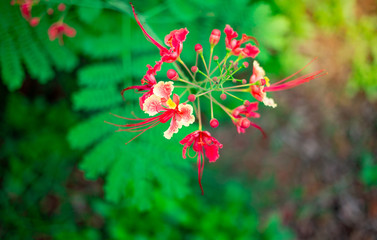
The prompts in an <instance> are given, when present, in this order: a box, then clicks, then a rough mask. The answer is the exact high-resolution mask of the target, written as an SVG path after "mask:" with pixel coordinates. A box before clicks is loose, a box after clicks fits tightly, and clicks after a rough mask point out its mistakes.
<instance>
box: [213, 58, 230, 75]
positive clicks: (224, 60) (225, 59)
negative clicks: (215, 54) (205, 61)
mask: <svg viewBox="0 0 377 240" xmlns="http://www.w3.org/2000/svg"><path fill="white" fill-rule="evenodd" d="M229 57H230V53H227V54H226V55H225V58H224V59H223V60H222V61H221V62H220V63H219V66H221V65H222V64H223V63H224V62H225V63H226V61H227V60H228V58H229ZM219 66H217V67H215V68H214V69H213V70H212V72H211V73H210V74H209V76H211V75H212V74H213V73H214V72H215V71H216V70H217V68H219Z"/></svg>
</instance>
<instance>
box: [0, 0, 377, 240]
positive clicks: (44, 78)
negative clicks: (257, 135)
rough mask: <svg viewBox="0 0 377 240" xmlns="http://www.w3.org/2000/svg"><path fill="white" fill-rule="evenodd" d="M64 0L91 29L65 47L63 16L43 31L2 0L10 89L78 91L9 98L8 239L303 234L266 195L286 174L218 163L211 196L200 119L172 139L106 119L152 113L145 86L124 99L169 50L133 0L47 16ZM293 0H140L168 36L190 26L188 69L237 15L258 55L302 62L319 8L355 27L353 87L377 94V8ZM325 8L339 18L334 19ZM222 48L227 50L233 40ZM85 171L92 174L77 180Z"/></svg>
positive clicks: (1, 231) (4, 227)
mask: <svg viewBox="0 0 377 240" xmlns="http://www.w3.org/2000/svg"><path fill="white" fill-rule="evenodd" d="M59 2H65V3H67V4H68V7H69V8H70V9H69V14H68V15H67V16H66V20H65V21H66V22H67V23H68V24H69V25H72V26H73V27H74V28H75V29H76V30H77V36H76V37H75V38H74V39H67V38H66V39H65V45H64V46H59V44H58V43H57V41H55V42H50V41H49V40H48V36H47V29H48V27H49V25H50V24H51V23H53V22H55V21H56V20H57V18H58V17H57V16H53V17H51V18H50V17H48V16H45V17H44V18H43V19H42V20H41V23H40V25H38V26H37V27H35V28H31V27H30V26H28V23H27V22H26V21H24V19H22V17H21V15H20V13H19V9H18V8H17V7H12V6H10V5H9V3H8V2H7V1H2V2H1V3H0V16H1V17H0V33H1V36H2V37H1V39H0V68H1V78H2V80H3V83H4V85H5V86H6V87H7V89H8V90H9V91H15V90H18V89H20V88H21V86H22V84H23V81H24V79H25V78H26V76H30V78H32V79H35V80H37V81H38V82H39V83H41V84H46V83H47V82H48V81H51V80H52V79H54V76H55V77H57V78H60V80H59V81H67V82H68V83H71V84H72V83H73V85H75V86H65V90H66V94H67V98H68V99H66V100H59V101H57V102H54V103H49V102H48V100H47V99H46V98H43V97H37V98H35V99H30V98H27V97H25V96H23V95H22V94H20V93H9V92H8V93H7V99H6V104H5V105H4V107H5V114H4V125H2V127H1V134H2V136H1V137H2V139H4V142H3V143H2V145H1V158H2V159H8V161H7V162H6V163H5V164H4V166H3V167H2V168H1V181H0V183H1V186H2V192H1V198H0V204H1V208H2V211H1V213H0V216H1V225H0V238H2V239H30V238H34V239H43V238H44V237H47V239H49V238H48V237H51V238H52V239H67V238H69V239H72V240H74V239H177V238H178V239H180V238H182V236H183V235H184V236H185V238H186V239H230V238H232V239H266V240H267V239H279V240H280V239H282V240H284V239H294V238H295V236H294V234H293V233H292V231H291V230H289V229H288V228H286V227H285V226H284V225H283V224H282V220H281V217H280V214H279V212H278V210H277V209H276V207H275V206H274V201H273V200H271V201H269V199H268V197H267V196H266V195H268V193H269V192H271V191H274V190H275V188H276V186H275V183H274V182H273V180H272V181H269V179H267V180H266V179H253V180H250V179H248V180H247V181H245V180H239V181H242V182H239V181H234V180H232V179H228V178H227V177H224V174H223V173H218V174H217V173H216V171H214V170H212V169H211V168H210V167H208V166H207V168H206V169H205V173H204V178H203V183H204V188H205V192H206V195H205V196H204V197H201V196H200V195H199V189H198V186H197V180H196V177H197V175H196V171H195V170H194V169H195V164H194V160H190V159H186V160H184V159H182V157H181V151H182V148H181V146H180V144H179V143H178V141H179V140H180V139H182V138H183V137H184V136H185V135H186V134H188V133H190V132H191V131H193V130H195V126H193V127H189V128H184V129H182V130H180V133H179V134H177V136H174V138H173V139H172V141H168V140H166V139H164V138H163V137H162V131H163V130H164V129H165V128H166V126H159V127H156V128H155V129H151V130H149V132H148V133H147V134H144V135H142V136H140V137H139V138H137V139H136V140H134V141H133V142H132V143H131V144H129V145H125V144H124V143H125V142H127V141H128V140H129V139H131V138H132V137H133V136H131V134H129V133H121V132H120V133H114V130H116V129H115V128H114V127H113V126H111V125H107V124H104V121H105V120H106V121H109V122H117V123H122V121H121V120H120V119H117V118H115V117H113V116H112V115H110V114H109V112H111V113H114V114H118V115H121V116H130V113H131V111H134V112H135V113H136V115H140V111H139V110H138V105H137V104H138V102H137V101H138V96H139V95H138V94H136V93H133V92H129V93H127V94H126V95H125V97H126V101H122V98H121V96H120V90H121V89H123V88H124V87H126V86H130V85H137V84H139V82H140V79H141V77H142V76H143V75H144V74H145V72H146V69H147V68H146V65H147V64H151V65H153V63H154V61H156V60H158V59H159V54H158V50H157V48H156V47H155V46H154V45H153V44H151V43H150V42H148V41H147V40H146V39H145V37H144V35H143V34H142V32H141V31H140V29H139V27H138V26H137V25H136V23H135V22H134V20H133V17H132V14H131V9H130V6H129V4H128V2H127V1H121V0H107V1H99V0H90V1H89V0H85V1H73V0H65V1H57V0H50V1H49V2H48V3H45V2H43V1H42V2H41V3H40V6H38V8H36V9H35V10H34V9H33V11H36V12H38V11H40V12H42V11H43V9H44V8H45V6H44V5H45V4H47V6H55V5H56V4H57V3H59ZM293 2H294V3H293ZM293 2H287V1H280V0H279V1H276V2H274V3H271V2H267V1H248V0H235V1H232V2H231V3H228V4H224V3H223V2H221V1H217V0H211V1H199V0H189V1H187V0H186V1H185V0H166V1H157V0H146V1H134V5H135V8H136V9H137V11H138V12H139V13H140V15H139V16H140V19H141V20H142V22H143V23H145V26H146V28H147V30H148V32H150V33H151V35H152V36H153V37H155V38H156V39H163V38H164V36H165V35H166V34H168V33H169V32H170V31H171V30H173V29H177V28H183V27H187V28H188V29H189V31H190V34H189V35H188V39H187V41H186V42H185V44H184V50H183V53H182V59H184V60H185V62H187V63H188V65H192V64H193V63H194V61H195V59H194V56H195V55H194V51H193V49H194V45H195V44H196V43H201V44H202V45H203V47H204V49H205V50H206V49H207V50H208V49H209V43H208V36H209V34H210V32H211V31H212V29H213V28H219V29H223V28H224V26H225V24H230V25H231V26H232V27H234V28H235V30H236V31H238V32H239V33H247V34H250V35H253V36H255V37H257V38H258V39H259V41H260V43H261V51H262V52H261V54H260V56H259V57H258V60H259V61H260V62H261V63H262V64H263V65H268V66H269V67H268V69H269V72H271V74H272V75H276V76H277V75H279V74H281V73H285V72H289V71H291V70H292V69H297V67H300V66H301V64H302V58H301V57H299V56H298V55H295V53H296V51H297V49H296V48H295V45H294V42H295V41H298V39H301V38H302V39H306V38H309V37H311V36H312V34H313V33H312V31H313V29H314V28H315V27H316V26H313V21H311V20H310V19H308V17H306V15H305V11H306V9H308V8H309V9H310V11H312V12H313V19H314V23H315V24H318V26H319V27H321V28H325V29H328V30H329V31H332V30H334V29H338V28H339V25H342V26H343V25H344V24H345V26H347V27H346V29H347V36H348V37H349V41H350V42H351V43H352V42H358V43H359V44H358V46H359V47H360V49H362V51H357V54H355V56H353V58H352V59H353V60H352V78H351V79H350V81H349V84H350V86H352V89H354V90H359V89H362V90H364V91H366V92H367V94H368V95H369V96H374V94H375V93H376V92H377V89H376V86H377V85H376V81H375V76H376V75H377V72H376V71H377V68H376V64H377V60H376V59H377V51H376V46H377V44H376V31H375V30H376V26H377V24H375V23H376V22H375V21H376V19H375V17H373V16H368V17H364V18H356V17H355V16H352V17H349V16H350V15H352V13H351V9H352V6H353V5H352V2H351V1H347V4H342V1H340V0H333V1H332V3H331V4H330V3H326V1H320V3H319V4H314V5H312V4H311V3H310V2H309V1H308V2H307V3H305V2H303V1H298V0H297V1H293ZM324 7H325V8H328V9H329V11H328V12H329V13H330V14H328V15H323V14H320V12H321V11H323V10H321V9H323V8H324ZM331 13H333V14H331ZM335 13H336V14H335ZM360 26H361V27H360ZM360 31H361V32H360ZM360 33H361V34H360ZM222 39H223V38H222ZM216 51H217V52H216V54H217V55H219V56H222V55H223V54H225V49H220V48H218V49H216ZM287 55H289V56H290V58H288V59H287V58H286V56H287ZM292 56H296V57H292ZM167 69H169V65H168V64H164V66H163V69H162V71H161V72H160V73H159V74H158V75H157V77H158V79H160V80H163V79H164V78H165V73H166V71H167ZM64 72H66V74H67V75H66V76H64ZM61 79H63V80H61ZM76 79H77V81H76ZM72 89H76V90H75V92H74V93H72V91H73V90H72ZM70 101H72V102H70ZM72 109H73V110H74V111H72ZM138 111H139V112H138ZM219 118H221V116H219ZM25 119H26V121H25ZM72 149H73V150H74V151H72ZM373 164H374V163H373V161H372V158H371V157H366V158H365V159H363V161H362V170H361V174H360V176H361V179H362V181H363V182H364V183H365V184H366V185H368V186H375V185H376V173H377V169H376V166H375V165H373ZM75 166H78V168H79V169H80V170H82V171H83V172H84V175H85V179H86V180H89V182H88V181H86V180H83V179H81V178H80V177H75V174H77V172H78V171H77V170H76V168H75ZM76 178H78V179H79V180H77V179H76ZM72 179H76V181H77V182H79V183H82V181H84V182H85V184H86V185H90V184H93V186H99V187H100V188H102V187H103V189H104V193H102V192H101V191H94V192H92V191H91V190H88V189H87V188H83V189H81V188H78V189H76V188H74V187H72V186H71V185H72V183H71V181H73V180H72ZM219 179H220V180H219ZM221 182H224V183H226V184H224V185H222V184H221ZM73 185H75V184H73ZM76 185H77V183H76ZM245 186H246V187H245ZM256 196H262V197H260V199H258V198H257V197H256ZM266 212H268V214H266Z"/></svg>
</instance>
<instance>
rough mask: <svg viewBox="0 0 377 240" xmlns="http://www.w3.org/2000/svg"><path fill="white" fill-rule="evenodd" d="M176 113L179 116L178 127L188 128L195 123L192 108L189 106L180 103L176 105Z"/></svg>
mask: <svg viewBox="0 0 377 240" xmlns="http://www.w3.org/2000/svg"><path fill="white" fill-rule="evenodd" d="M178 111H179V115H180V117H181V118H180V120H179V122H178V123H179V125H180V126H182V125H183V126H186V127H188V126H189V125H190V124H192V123H193V122H195V117H194V115H193V114H192V113H193V108H192V106H191V105H188V104H185V103H182V104H179V105H178Z"/></svg>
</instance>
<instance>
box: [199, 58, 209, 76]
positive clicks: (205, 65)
mask: <svg viewBox="0 0 377 240" xmlns="http://www.w3.org/2000/svg"><path fill="white" fill-rule="evenodd" d="M200 57H201V58H202V61H203V64H204V67H205V69H206V71H207V74H208V75H209V70H208V67H207V63H206V61H205V60H204V56H203V53H201V54H200Z"/></svg>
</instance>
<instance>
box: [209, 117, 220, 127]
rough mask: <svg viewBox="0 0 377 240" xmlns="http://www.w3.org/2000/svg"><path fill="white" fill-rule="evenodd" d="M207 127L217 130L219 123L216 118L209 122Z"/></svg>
mask: <svg viewBox="0 0 377 240" xmlns="http://www.w3.org/2000/svg"><path fill="white" fill-rule="evenodd" d="M209 125H210V126H211V127H213V128H217V127H218V126H219V121H218V120H217V119H216V118H212V119H211V121H209Z"/></svg>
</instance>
